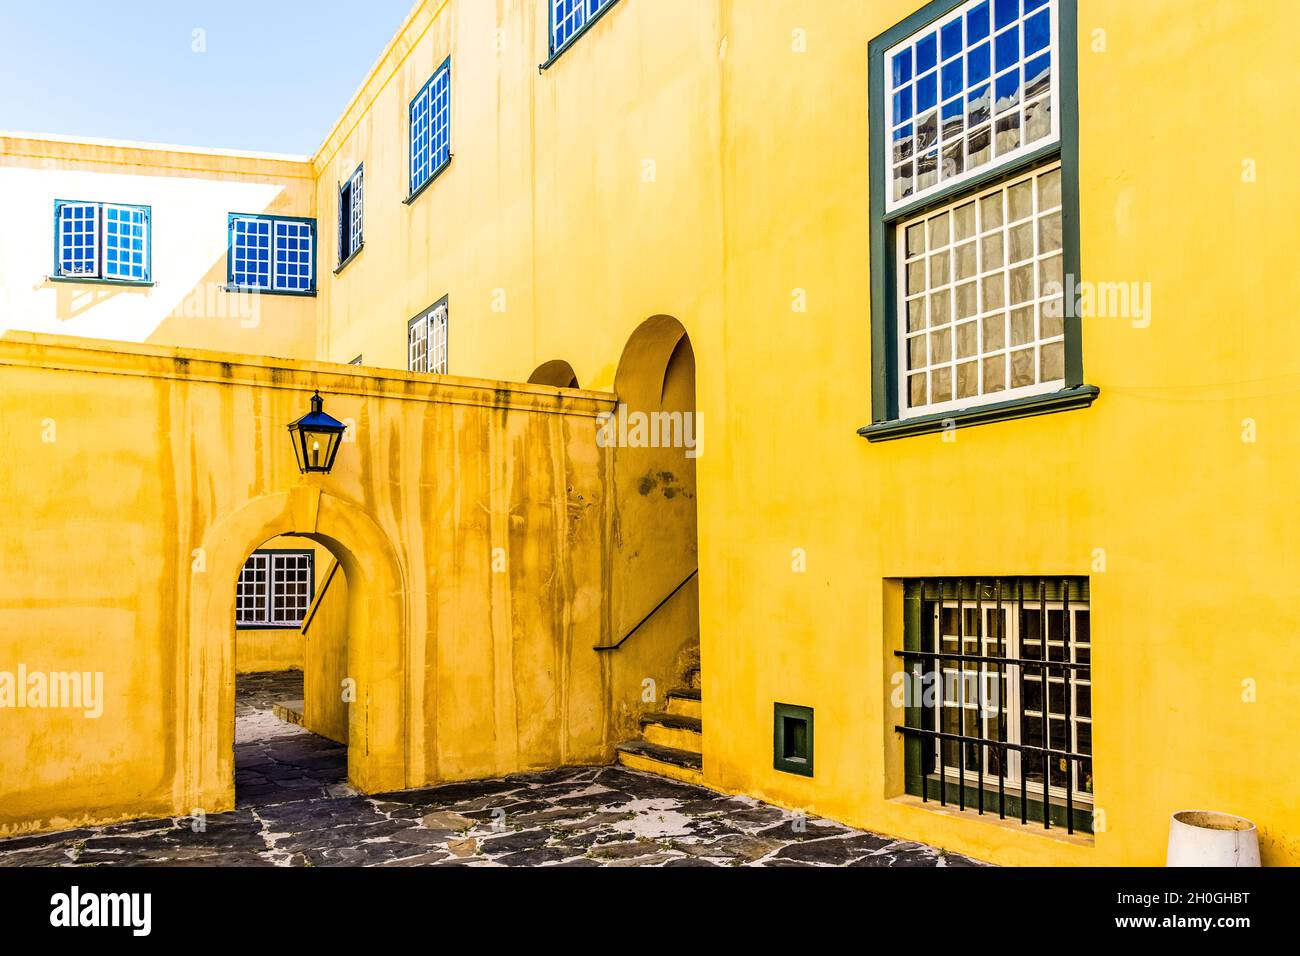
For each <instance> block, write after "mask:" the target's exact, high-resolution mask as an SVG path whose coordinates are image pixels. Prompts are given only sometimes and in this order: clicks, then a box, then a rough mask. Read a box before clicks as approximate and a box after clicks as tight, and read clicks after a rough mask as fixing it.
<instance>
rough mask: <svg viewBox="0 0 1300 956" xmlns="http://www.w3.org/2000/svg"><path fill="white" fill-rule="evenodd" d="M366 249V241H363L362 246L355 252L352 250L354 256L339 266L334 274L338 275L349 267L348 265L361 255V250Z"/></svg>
mask: <svg viewBox="0 0 1300 956" xmlns="http://www.w3.org/2000/svg"><path fill="white" fill-rule="evenodd" d="M365 247H366V244H365V241H364V240H363V241H362V243H361V245H359V246H357V247H356V248H355V249H354V250H352V254H351V255H350V256H348V257H347V258H346V259H344V260H343V261H342V262H340V263H339V264H338V268H337V269H335V270H334V274H335V275H338V274H339V273H340V272H342V271H343V270H344V269H346V268H347V267H348V263H349V262H351V261H352V260H353V259H355V258H356V257H357V256H359V255H361V250H362V249H364V248H365Z"/></svg>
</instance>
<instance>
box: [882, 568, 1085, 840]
mask: <svg viewBox="0 0 1300 956" xmlns="http://www.w3.org/2000/svg"><path fill="white" fill-rule="evenodd" d="M904 606H905V624H904V647H905V649H904V650H902V651H899V652H897V653H898V656H899V657H900V658H902V659H903V661H904V662H905V667H906V670H907V675H908V682H907V688H908V695H907V698H906V702H905V714H906V719H905V723H904V725H903V726H901V727H899V728H898V730H899V731H900V732H901V733H902V734H903V735H904V746H905V765H906V777H907V788H906V789H907V792H908V793H911V794H914V795H917V796H920V797H921V798H922V799H923V800H926V801H929V800H937V801H939V803H940V804H942V805H945V806H946V805H949V804H956V805H957V806H958V807H959V808H960V809H962V810H971V811H975V812H977V813H979V814H985V813H988V814H992V813H997V815H998V817H999V818H1003V819H1005V818H1007V817H1011V818H1015V817H1019V818H1020V822H1021V823H1028V822H1030V821H1033V822H1035V823H1041V824H1042V825H1043V826H1044V827H1045V828H1050V827H1052V826H1063V827H1065V828H1066V829H1067V830H1069V832H1071V833H1073V832H1074V831H1075V830H1081V831H1084V832H1091V831H1092V795H1093V775H1092V671H1091V663H1092V636H1091V635H1092V626H1091V617H1090V613H1089V586H1088V579H1087V578H996V579H991V578H983V579H970V578H965V579H962V578H932V579H924V580H909V581H907V582H905V584H904Z"/></svg>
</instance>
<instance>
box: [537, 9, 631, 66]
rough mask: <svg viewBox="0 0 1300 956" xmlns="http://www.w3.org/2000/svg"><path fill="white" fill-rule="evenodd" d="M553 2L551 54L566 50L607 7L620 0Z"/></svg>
mask: <svg viewBox="0 0 1300 956" xmlns="http://www.w3.org/2000/svg"><path fill="white" fill-rule="evenodd" d="M550 2H551V53H552V54H555V53H558V52H560V50H562V49H564V47H565V45H566V44H567V43H568V42H569V41H570V40H572V39H573V38H574V37H575V36H577V35H578V34H579V33H580V32H582V29H583V28H584V27H585V26H586V25H587V24H588V23H590V22H591V21H592V20H594V19H595V18H596V17H597V16H598V15H599V14H600V13H601V12H602V11H603V10H604V9H605V8H606V7H612V6H613V5H614V4H615V3H617V2H618V0H550Z"/></svg>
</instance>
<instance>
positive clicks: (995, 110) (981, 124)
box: [885, 0, 1060, 209]
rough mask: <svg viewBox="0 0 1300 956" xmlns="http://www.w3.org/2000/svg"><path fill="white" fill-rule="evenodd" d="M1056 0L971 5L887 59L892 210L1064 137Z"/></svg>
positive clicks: (986, 0) (988, 0)
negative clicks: (1061, 134) (1058, 65)
mask: <svg viewBox="0 0 1300 956" xmlns="http://www.w3.org/2000/svg"><path fill="white" fill-rule="evenodd" d="M1056 17H1057V0H971V2H969V3H964V4H962V5H960V6H959V7H958V8H957V9H956V10H954V11H952V12H951V13H949V14H948V15H946V16H944V17H943V18H941V19H939V20H938V21H936V22H934V23H932V24H929V25H927V26H926V27H925V28H923V29H922V30H920V31H918V32H917V33H915V34H913V35H912V36H909V37H907V39H905V40H903V41H902V42H901V43H898V44H896V45H895V46H893V47H892V48H891V49H890V50H888V51H887V52H886V54H885V64H886V72H887V74H888V81H889V87H890V92H889V95H888V96H887V97H886V103H885V117H886V118H885V121H886V124H887V128H888V131H889V140H890V148H891V156H890V185H889V191H888V194H887V204H888V208H890V209H896V208H899V207H901V206H903V205H907V204H910V203H912V202H914V201H915V200H917V199H921V198H924V197H925V196H929V195H933V194H935V193H938V192H942V191H945V190H947V189H949V188H951V187H952V186H954V185H957V184H960V183H961V182H963V181H966V180H970V179H973V178H975V177H976V176H978V175H980V174H981V173H982V172H983V171H985V170H987V169H990V168H993V167H995V166H1000V165H1002V164H1003V163H1006V162H1009V161H1012V160H1014V159H1016V158H1017V157H1019V156H1023V155H1026V154H1028V153H1029V152H1031V151H1034V150H1037V149H1039V148H1041V147H1043V146H1047V145H1050V144H1051V143H1053V142H1056V141H1058V140H1059V138H1060V123H1059V114H1060V110H1059V104H1058V102H1057V93H1058V87H1059V84H1058V83H1057V82H1055V81H1054V80H1055V76H1056V69H1057V60H1058V57H1057V50H1056V41H1055V38H1056V36H1057V26H1056Z"/></svg>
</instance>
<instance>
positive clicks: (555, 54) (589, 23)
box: [537, 0, 618, 73]
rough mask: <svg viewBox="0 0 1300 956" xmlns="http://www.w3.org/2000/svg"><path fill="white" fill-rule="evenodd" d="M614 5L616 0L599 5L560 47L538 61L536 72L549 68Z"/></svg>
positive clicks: (543, 71)
mask: <svg viewBox="0 0 1300 956" xmlns="http://www.w3.org/2000/svg"><path fill="white" fill-rule="evenodd" d="M616 6H618V0H613V2H612V3H608V4H606V5H605V6H603V7H601V8H600V9H599V10H598V11H597V12H596V15H595V16H594V17H592V18H591V19H590V20H588V21H587V22H586V23H584V24H583V25H582V26H581V27H580V28H579V29H578V32H576V33H575V34H573V36H571V37H569V39H567V40H565V41H564V46H562V47H560V48H559V49H558V50H553V51H552V52H551V55H550V56H549V57H548V58H547V60H546V62H545V63H539V64H538V65H537V72H538V73H545V72H546V71H547V70H549V69H550V68H551V66H552V65H553V64H554V63H555V61H556V60H558V59H559V58H560V57H562V56H564V54H565V53H566V52H567V51H568V50H569V48H570V47H572V46H573V45H574V44H575V43H577V42H578V41H579V40H581V39H582V38H583V37H584V36H585V35H586V33H587V31H588V30H590V29H591V28H592V27H594V26H595V25H596V24H597V23H599V22H600V18H601V17H603V16H604V15H605V14H607V13H609V11H611V10H613V9H614V8H615V7H616ZM552 29H553V28H552Z"/></svg>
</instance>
